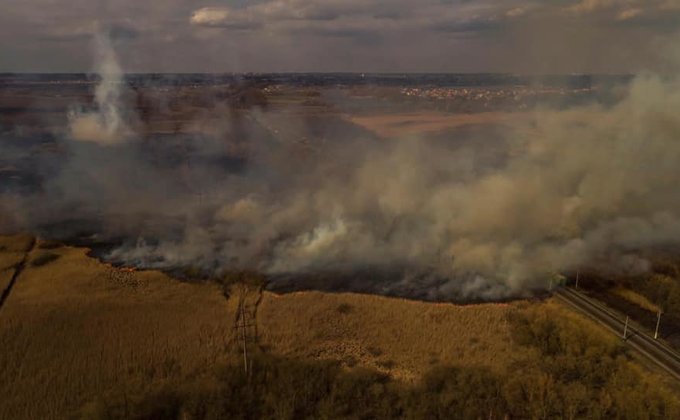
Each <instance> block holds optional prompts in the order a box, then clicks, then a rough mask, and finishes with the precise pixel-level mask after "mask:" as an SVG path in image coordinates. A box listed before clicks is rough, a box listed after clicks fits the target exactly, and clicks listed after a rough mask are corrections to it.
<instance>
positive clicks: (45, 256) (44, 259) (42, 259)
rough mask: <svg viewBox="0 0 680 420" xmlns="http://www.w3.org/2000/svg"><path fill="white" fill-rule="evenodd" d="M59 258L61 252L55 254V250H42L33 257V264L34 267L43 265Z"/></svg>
mask: <svg viewBox="0 0 680 420" xmlns="http://www.w3.org/2000/svg"><path fill="white" fill-rule="evenodd" d="M57 259H59V254H55V253H53V252H41V253H40V254H38V255H37V256H36V257H35V258H33V260H32V261H31V265H32V266H33V267H42V266H43V265H47V264H49V263H51V262H52V261H55V260H57Z"/></svg>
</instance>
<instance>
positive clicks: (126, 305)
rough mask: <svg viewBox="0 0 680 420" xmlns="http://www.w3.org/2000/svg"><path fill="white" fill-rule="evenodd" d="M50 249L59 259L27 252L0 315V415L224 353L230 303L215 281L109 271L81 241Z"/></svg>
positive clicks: (71, 407) (60, 406)
mask: <svg viewBox="0 0 680 420" xmlns="http://www.w3.org/2000/svg"><path fill="white" fill-rule="evenodd" d="M40 252H41V251H39V250H36V251H34V252H33V253H32V255H31V256H30V257H31V259H32V258H35V257H36V256H37V255H39V253H40ZM50 252H53V253H56V254H58V255H59V258H58V259H56V260H53V261H50V262H48V263H46V264H44V265H39V266H33V265H32V264H30V261H31V259H29V264H27V266H26V269H25V270H24V272H23V273H22V274H21V276H20V277H19V279H18V281H17V283H16V284H15V286H14V289H13V291H12V294H11V296H10V298H9V299H8V300H7V302H6V304H5V307H3V310H2V312H1V313H0V395H2V398H0V418H3V419H4V418H7V419H21V418H26V419H29V418H30V419H38V418H64V417H67V416H69V415H72V414H74V413H75V412H76V411H77V410H78V409H79V408H80V407H81V406H82V405H83V403H85V402H87V401H90V400H92V399H93V398H96V397H98V396H105V395H107V394H120V393H122V394H123V395H135V394H136V393H141V392H144V390H146V389H149V388H151V387H154V386H158V384H173V383H181V382H182V381H183V380H185V378H194V377H196V376H200V375H201V374H202V373H204V372H206V371H209V370H211V368H212V367H213V365H214V364H216V363H220V362H221V361H223V360H225V359H227V358H229V357H231V356H230V343H231V341H232V334H233V328H232V325H233V323H234V312H235V311H234V310H233V309H231V308H230V305H229V304H228V302H227V301H226V299H225V298H224V296H223V295H222V291H221V289H220V288H218V287H217V286H214V285H205V284H203V285H191V284H186V283H180V282H177V281H174V280H171V279H169V278H167V277H166V276H165V275H163V274H161V273H158V272H125V271H121V270H117V269H114V268H111V267H107V266H106V265H103V264H101V263H99V262H98V261H95V260H93V259H90V258H88V257H87V256H86V255H85V251H84V250H82V249H74V248H68V247H64V248H57V249H52V250H51V251H50ZM33 254H35V255H33Z"/></svg>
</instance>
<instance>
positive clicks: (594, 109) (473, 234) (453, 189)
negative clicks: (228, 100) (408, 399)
mask: <svg viewBox="0 0 680 420" xmlns="http://www.w3.org/2000/svg"><path fill="white" fill-rule="evenodd" d="M99 48H100V55H99V57H100V67H99V68H100V69H104V71H103V73H102V81H101V83H100V85H99V87H98V88H97V95H96V102H97V105H98V106H97V111H96V112H95V113H91V114H84V115H79V116H76V117H74V118H72V119H71V127H70V130H69V133H68V134H67V135H66V138H65V139H63V141H64V142H65V144H66V145H67V148H68V150H69V159H68V161H67V162H65V163H64V165H63V167H62V168H61V169H60V171H59V174H58V176H56V177H53V178H51V179H50V180H48V181H47V182H46V185H45V187H44V189H43V191H42V192H40V193H35V194H31V195H28V196H25V197H19V198H17V197H12V199H11V200H10V198H9V197H5V198H3V199H4V200H5V202H6V203H11V204H6V208H10V209H13V210H12V211H10V213H11V214H12V216H10V217H11V219H10V220H12V223H11V224H10V225H12V224H13V226H15V227H19V228H24V229H33V230H40V229H42V231H45V232H47V233H48V234H55V232H62V233H63V232H66V234H72V233H73V232H72V229H74V228H73V226H74V225H75V226H77V227H78V228H79V229H83V225H84V224H85V223H92V224H93V225H94V226H96V229H97V232H98V235H99V236H100V237H103V238H115V239H116V240H119V242H117V243H118V245H117V246H116V247H114V248H113V249H112V250H109V251H107V253H106V255H105V257H106V258H108V259H111V260H114V261H120V262H124V263H126V264H134V265H137V266H141V267H151V268H163V269H171V268H173V267H188V266H190V267H199V268H201V269H202V270H203V271H204V272H207V273H210V274H213V275H218V274H219V273H221V272H224V271H227V270H230V269H254V270H259V271H262V272H264V273H267V274H269V275H272V276H273V277H274V278H276V277H277V276H288V278H291V279H292V280H291V281H293V282H294V281H295V278H296V276H302V275H305V274H309V273H329V272H342V273H352V272H362V273H368V275H364V276H362V277H361V281H362V282H364V284H362V285H361V288H362V289H363V290H373V291H377V292H386V293H397V294H406V295H409V294H413V295H417V296H420V297H425V298H432V299H445V298H449V297H452V296H458V297H460V296H463V297H476V298H479V297H481V298H500V297H507V296H513V295H520V294H522V293H523V292H524V291H526V290H528V289H530V288H536V287H539V288H540V287H546V286H547V278H548V276H550V275H551V274H552V273H555V272H562V271H567V270H573V269H577V268H578V267H581V266H584V265H592V264H604V265H606V266H607V267H609V268H611V269H620V270H628V271H630V270H634V271H644V270H645V269H646V268H647V266H646V262H645V261H644V260H643V259H641V258H640V257H639V253H638V251H639V250H641V249H645V248H649V247H656V246H673V245H678V244H680V189H678V188H677V180H678V179H680V116H678V113H677V112H676V111H677V110H678V109H680V83H679V82H678V81H677V80H676V79H673V80H668V79H661V78H659V77H655V76H652V75H643V76H639V77H637V78H636V79H635V80H634V81H633V82H632V83H631V84H630V86H629V87H628V88H627V89H628V92H627V94H626V96H625V98H624V99H623V100H621V101H619V102H618V103H617V104H615V105H602V104H597V103H593V104H590V105H585V106H578V107H572V108H570V109H567V110H555V109H537V110H535V111H532V112H531V113H530V115H529V116H528V117H527V116H524V115H520V114H509V117H508V118H509V119H511V120H512V119H514V121H512V122H511V123H509V125H508V127H512V128H508V129H507V130H506V131H505V132H503V133H502V135H503V139H502V141H499V140H493V141H491V140H487V139H484V138H475V139H473V141H463V140H466V139H463V138H450V139H449V142H448V143H447V144H441V143H435V142H431V141H426V140H424V139H420V138H408V137H407V138H402V139H395V140H393V141H390V142H384V141H380V142H379V141H375V139H372V138H370V135H366V134H364V135H362V134H357V133H351V134H350V131H349V130H346V129H338V130H337V131H336V132H335V133H334V138H335V140H334V141H331V142H325V143H323V145H322V146H320V147H319V148H318V150H317V151H316V153H313V154H311V155H309V156H302V157H301V156H300V153H299V149H297V146H295V145H291V144H288V143H286V142H285V141H282V140H281V139H280V138H279V137H278V136H277V134H276V132H275V130H273V129H271V127H272V126H275V125H276V124H277V123H280V121H279V120H277V119H278V118H280V116H278V115H276V114H275V113H271V112H268V111H266V110H262V109H253V110H251V111H250V112H248V113H247V116H246V117H240V119H236V118H228V117H225V120H224V121H222V122H221V124H220V125H219V127H220V128H219V129H217V130H212V131H210V130H208V131H207V132H204V133H202V134H200V135H199V134H197V135H196V136H193V137H191V138H181V139H176V140H168V139H163V140H159V139H145V138H144V136H143V135H142V134H141V133H134V132H132V131H131V130H130V129H129V128H126V127H130V125H128V124H126V121H125V120H124V119H123V118H122V115H123V113H121V112H120V109H122V108H120V107H121V106H122V105H125V106H128V107H130V106H132V105H131V104H122V103H121V101H120V98H121V96H120V93H119V90H118V89H120V88H121V87H122V84H121V83H120V81H121V74H122V73H121V72H120V69H119V67H118V66H117V65H116V64H115V63H116V61H115V56H114V55H113V52H112V51H113V50H112V49H111V48H110V45H109V44H108V43H106V42H100V43H99ZM126 112H127V113H130V111H129V110H128V111H126ZM225 112H226V114H228V112H227V111H225ZM286 118H288V120H286V121H285V125H286V126H296V127H297V129H298V130H300V131H304V130H306V129H307V128H306V126H305V122H304V121H298V120H296V119H294V118H293V117H291V116H287V117H286ZM197 125H198V126H202V125H201V124H197ZM236 126H237V127H236ZM236 128H238V129H236ZM308 134H309V136H310V137H311V136H312V134H311V130H310V133H308ZM236 137H237V138H236ZM124 139H128V140H129V139H133V140H134V141H127V142H125V141H123V140H124ZM467 140H470V139H467ZM83 141H85V142H83ZM234 142H236V143H237V144H238V145H239V148H238V150H239V152H238V153H234V152H233V151H234V150H235V149H234V147H232V146H233V145H234ZM319 144H321V142H320V141H319ZM490 149H493V150H497V151H498V150H500V152H499V153H498V155H499V156H501V157H500V158H498V159H495V160H493V163H489V162H490V161H489V160H488V159H487V158H486V154H487V152H488V150H490ZM178 150H179V152H177V151H178ZM244 150H245V152H244ZM159 156H161V157H160V158H159ZM69 221H73V223H67V222H69ZM60 229H61V230H60ZM380 273H388V275H387V278H388V280H386V281H381V282H380V283H379V284H378V283H377V278H378V277H381V278H382V277H384V276H382V275H381V274H380ZM348 278H349V277H348ZM372 279H376V284H375V286H373V287H372V285H371V281H372ZM366 283H368V284H366Z"/></svg>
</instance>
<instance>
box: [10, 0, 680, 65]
mask: <svg viewBox="0 0 680 420" xmlns="http://www.w3.org/2000/svg"><path fill="white" fill-rule="evenodd" d="M678 28H680V0H543V1H538V0H257V1H256V0H251V1H248V0H0V71H55V72H59V71H89V70H91V69H92V56H93V54H92V48H93V42H92V36H93V34H94V33H95V32H96V31H102V30H105V31H108V32H109V33H110V35H111V37H112V38H113V39H114V41H115V44H116V49H117V51H118V53H119V55H120V56H121V61H122V64H123V67H124V68H125V70H126V71H140V72H145V71H155V72H163V71H165V72H192V71H195V72H231V71H235V72H245V71H255V72H268V71H271V72H274V71H359V72H408V71H423V72H476V71H487V72H518V73H574V72H578V73H581V72H598V73H622V72H636V71H640V70H650V69H651V70H656V69H664V70H668V69H669V62H670V61H671V60H670V57H672V56H680V53H678V52H680V48H678V49H677V50H675V49H674V47H673V46H674V45H676V44H677V45H680V38H678V37H677V36H676V35H675V34H676V32H677V29H678ZM674 40H676V41H679V42H673V41H674Z"/></svg>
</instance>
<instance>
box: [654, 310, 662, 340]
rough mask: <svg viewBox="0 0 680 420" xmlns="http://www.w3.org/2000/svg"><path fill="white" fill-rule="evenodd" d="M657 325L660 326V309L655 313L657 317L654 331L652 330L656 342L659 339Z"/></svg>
mask: <svg viewBox="0 0 680 420" xmlns="http://www.w3.org/2000/svg"><path fill="white" fill-rule="evenodd" d="M659 324H661V309H659V312H657V317H656V329H655V330H654V339H655V340H656V339H657V338H659Z"/></svg>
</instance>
